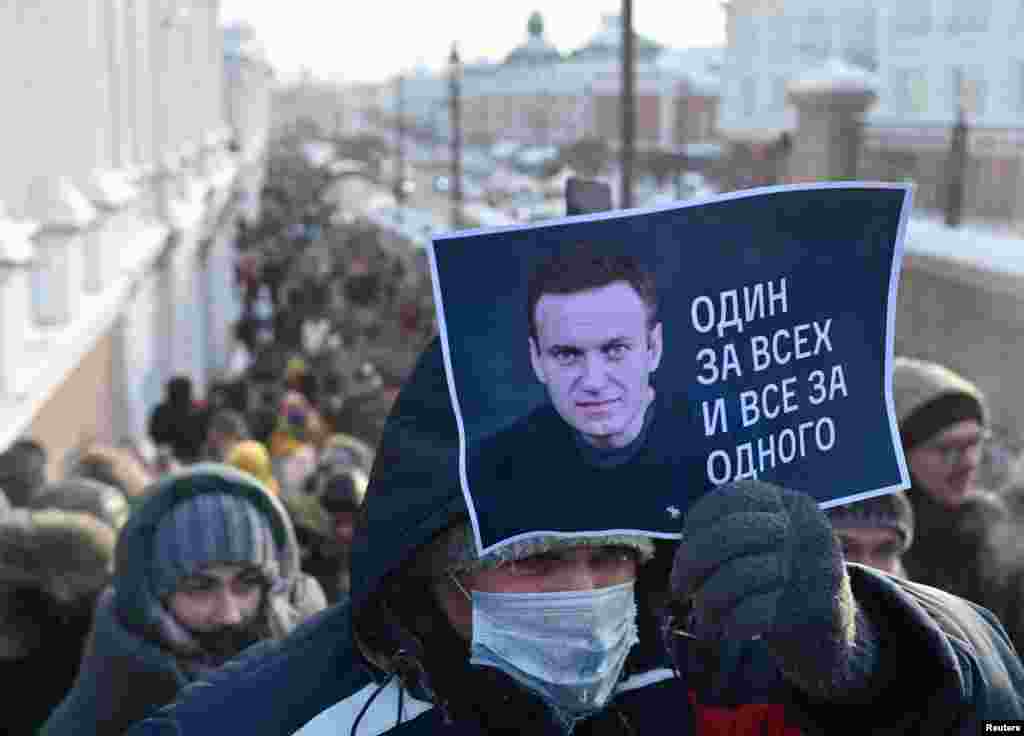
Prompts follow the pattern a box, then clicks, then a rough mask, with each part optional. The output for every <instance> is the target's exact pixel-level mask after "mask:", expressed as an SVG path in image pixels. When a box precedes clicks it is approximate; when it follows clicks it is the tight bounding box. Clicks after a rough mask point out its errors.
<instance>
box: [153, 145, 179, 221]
mask: <svg viewBox="0 0 1024 736" xmlns="http://www.w3.org/2000/svg"><path fill="white" fill-rule="evenodd" d="M152 185H153V199H154V202H155V205H156V211H155V214H156V216H157V217H159V218H160V219H161V220H163V221H164V222H171V221H173V219H174V203H175V201H176V200H179V199H181V195H182V192H181V159H180V157H179V156H178V155H176V154H174V153H170V152H168V153H165V154H164V155H163V156H161V157H160V161H159V162H158V164H157V168H156V170H155V171H154V172H153V178H152Z"/></svg>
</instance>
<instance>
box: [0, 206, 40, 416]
mask: <svg viewBox="0 0 1024 736" xmlns="http://www.w3.org/2000/svg"><path fill="white" fill-rule="evenodd" d="M35 229H36V227H35V225H34V224H31V223H25V222H16V221H14V220H11V219H9V218H8V216H7V215H6V213H5V212H4V210H3V208H2V207H0V395H4V396H11V395H18V394H20V393H22V391H23V390H24V388H25V384H26V378H27V377H28V376H29V372H28V371H26V370H25V366H24V364H23V359H24V354H25V338H26V333H27V332H28V328H29V325H30V324H31V323H32V310H31V299H30V291H29V289H30V284H29V279H30V273H31V271H30V268H31V264H32V256H33V248H32V240H31V238H32V234H33V233H34V232H35Z"/></svg>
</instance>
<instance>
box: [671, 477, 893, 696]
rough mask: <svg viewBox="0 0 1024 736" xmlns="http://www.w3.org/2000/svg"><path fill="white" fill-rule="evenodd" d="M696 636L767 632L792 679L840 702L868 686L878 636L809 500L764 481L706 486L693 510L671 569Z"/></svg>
mask: <svg viewBox="0 0 1024 736" xmlns="http://www.w3.org/2000/svg"><path fill="white" fill-rule="evenodd" d="M671 585H672V595H673V597H674V598H675V600H676V601H677V602H678V603H683V604H688V605H689V606H690V611H691V613H690V616H689V620H688V621H687V622H680V623H682V625H684V626H686V627H687V628H689V630H690V633H692V634H694V635H695V636H696V637H697V638H699V639H717V638H729V639H744V638H751V637H762V636H763V637H764V639H765V641H766V643H767V644H768V646H769V648H770V649H771V651H772V652H773V654H774V655H775V657H776V659H777V660H778V663H779V666H780V667H781V669H782V671H783V673H784V674H785V675H786V677H787V679H789V680H790V682H792V683H793V684H794V685H797V686H798V687H799V688H800V689H802V690H804V691H805V692H807V693H808V694H810V695H814V696H817V697H822V698H828V699H837V698H842V697H845V696H846V695H849V694H850V693H855V692H857V691H859V690H861V689H863V688H864V687H865V686H866V685H867V683H868V681H869V680H870V675H871V673H872V672H873V670H874V667H875V662H876V659H877V657H876V646H875V637H874V635H873V632H872V630H871V627H870V624H869V622H868V621H867V619H866V618H865V617H864V616H863V615H861V614H860V613H859V611H858V607H857V604H856V601H855V600H854V597H853V592H852V590H851V588H850V578H849V576H848V575H847V573H846V566H845V563H844V560H843V555H842V551H841V549H840V547H839V543H838V541H837V540H836V538H835V536H834V534H833V532H832V527H831V526H830V524H829V522H828V519H827V517H826V516H825V515H824V514H823V513H822V512H821V511H820V510H819V509H818V506H817V503H816V502H815V501H814V499H813V498H811V497H810V496H807V495H806V494H803V493H799V492H796V491H790V490H786V489H784V488H779V487H777V486H773V485H770V484H768V483H762V482H758V481H740V482H736V483H732V484H730V485H726V486H721V487H719V488H716V489H715V490H713V491H711V492H709V493H708V494H707V495H705V496H704V497H702V498H701V499H699V500H698V501H697V503H695V504H694V505H693V507H692V508H691V509H690V511H689V513H688V514H687V517H686V521H685V525H684V527H683V535H682V540H681V543H680V546H679V549H678V551H677V552H676V557H675V562H674V565H673V567H672V576H671Z"/></svg>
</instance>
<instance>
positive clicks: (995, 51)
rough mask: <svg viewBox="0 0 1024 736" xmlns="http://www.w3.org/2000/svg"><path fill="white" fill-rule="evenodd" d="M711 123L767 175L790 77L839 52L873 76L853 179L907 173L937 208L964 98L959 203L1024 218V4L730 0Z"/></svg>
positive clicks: (983, 212)
mask: <svg viewBox="0 0 1024 736" xmlns="http://www.w3.org/2000/svg"><path fill="white" fill-rule="evenodd" d="M726 11H727V25H726V29H727V30H726V32H727V48H726V51H725V58H724V62H723V64H722V83H721V91H722V98H721V110H720V115H719V129H720V132H721V134H722V136H723V137H724V138H725V139H726V140H728V141H730V142H731V143H732V144H733V154H734V157H735V160H736V166H737V167H738V168H741V169H743V168H744V167H745V170H746V171H747V173H750V174H751V176H750V180H751V183H769V181H770V180H771V179H772V177H773V174H774V173H777V172H775V162H776V160H777V159H778V158H779V153H780V152H779V150H778V146H779V144H780V142H784V140H785V135H784V134H790V133H792V132H793V130H794V129H795V127H796V111H795V109H794V107H793V105H792V104H791V102H790V100H789V98H788V96H787V90H788V86H789V85H790V83H791V82H792V81H793V80H795V79H797V78H799V77H800V76H802V75H804V74H806V73H807V72H809V71H812V70H814V69H815V68H819V67H821V66H823V65H824V64H826V63H827V62H830V61H834V60H837V59H838V60H841V61H842V62H843V63H845V64H848V65H851V66H856V67H859V68H860V69H862V70H863V71H865V72H868V73H870V74H871V75H873V77H874V80H875V85H874V86H875V89H876V90H877V93H878V102H877V104H876V105H875V106H874V107H873V109H871V110H870V111H869V112H868V114H867V117H866V128H865V147H864V151H863V154H862V160H861V165H860V172H859V175H860V176H861V177H862V178H883V179H896V180H904V179H912V180H914V181H915V182H916V183H917V185H918V189H917V192H916V193H915V204H916V205H917V206H919V207H923V208H926V209H940V208H942V207H943V206H944V205H945V201H946V192H945V181H946V180H947V179H948V176H947V173H946V172H947V166H948V164H947V161H948V158H949V148H950V140H951V128H952V127H953V125H954V124H955V122H956V119H957V114H958V108H960V107H961V106H963V108H964V112H965V118H966V123H967V124H968V126H969V128H970V133H969V135H968V147H969V163H968V169H967V173H966V197H967V202H966V211H967V212H968V213H969V215H970V216H973V217H976V218H979V219H997V220H1013V221H1020V220H1021V219H1022V218H1024V211H1022V206H1021V200H1022V199H1024V181H1022V177H1024V169H1022V165H1021V159H1022V156H1024V46H1022V45H1021V44H1020V42H1019V39H1020V37H1021V34H1022V33H1024V5H1022V4H1021V3H1020V2H1017V0H971V1H970V2H968V0H835V2H832V3H829V4H828V5H827V7H826V6H823V5H822V4H820V3H813V2H809V0H730V2H729V3H728V4H727V6H726Z"/></svg>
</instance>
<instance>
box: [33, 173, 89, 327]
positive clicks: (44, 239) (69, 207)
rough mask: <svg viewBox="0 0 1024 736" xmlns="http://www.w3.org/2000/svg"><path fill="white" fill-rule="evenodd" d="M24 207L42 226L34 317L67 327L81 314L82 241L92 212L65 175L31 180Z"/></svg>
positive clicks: (38, 238)
mask: <svg viewBox="0 0 1024 736" xmlns="http://www.w3.org/2000/svg"><path fill="white" fill-rule="evenodd" d="M28 210H29V214H30V216H31V217H32V218H33V219H34V220H36V221H37V222H39V224H40V227H39V230H38V231H37V232H36V234H35V246H36V256H37V262H36V267H35V270H34V272H33V276H34V277H35V282H34V285H33V291H34V298H33V302H34V305H33V306H34V311H35V319H36V322H37V323H38V324H39V325H41V326H46V327H53V326H61V325H65V324H67V323H68V322H70V321H71V320H72V319H74V317H75V315H76V314H78V313H79V304H80V302H81V298H82V285H83V283H84V278H83V274H82V242H83V239H84V238H85V237H86V236H87V234H88V229H89V227H90V226H91V225H92V224H93V222H94V221H95V219H96V210H95V209H94V208H93V206H92V205H91V204H90V203H89V200H88V199H86V198H85V196H84V195H83V194H82V193H81V192H80V191H79V190H78V189H76V188H75V186H74V185H73V184H72V183H71V181H70V179H68V178H67V177H57V178H52V177H49V178H45V179H37V180H36V181H34V182H33V183H32V186H31V187H30V191H29V206H28Z"/></svg>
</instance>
